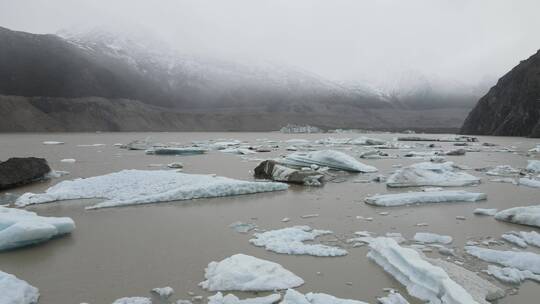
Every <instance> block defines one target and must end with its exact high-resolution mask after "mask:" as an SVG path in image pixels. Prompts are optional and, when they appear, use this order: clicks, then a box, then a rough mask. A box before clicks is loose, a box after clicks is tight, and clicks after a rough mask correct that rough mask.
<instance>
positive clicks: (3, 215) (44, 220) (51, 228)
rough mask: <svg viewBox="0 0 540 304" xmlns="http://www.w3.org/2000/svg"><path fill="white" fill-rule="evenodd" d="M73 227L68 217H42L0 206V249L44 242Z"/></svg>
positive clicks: (71, 229)
mask: <svg viewBox="0 0 540 304" xmlns="http://www.w3.org/2000/svg"><path fill="white" fill-rule="evenodd" d="M73 229H75V223H74V222H73V220H72V219H71V218H69V217H44V216H39V215H37V214H36V213H34V212H29V211H25V210H20V209H14V208H6V207H1V206H0V251H1V250H7V249H13V248H17V247H22V246H27V245H31V244H36V243H40V242H44V241H47V240H49V239H51V238H53V237H55V236H58V235H62V234H66V233H70V232H71V231H73Z"/></svg>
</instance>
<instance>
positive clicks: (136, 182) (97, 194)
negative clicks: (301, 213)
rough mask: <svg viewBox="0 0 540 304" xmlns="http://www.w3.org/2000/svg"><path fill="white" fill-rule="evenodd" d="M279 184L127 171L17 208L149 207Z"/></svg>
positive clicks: (29, 196)
mask: <svg viewBox="0 0 540 304" xmlns="http://www.w3.org/2000/svg"><path fill="white" fill-rule="evenodd" d="M287 188H288V186H287V185H286V184H283V183H275V182H248V181H241V180H236V179H231V178H226V177H217V176H212V175H203V174H186V173H180V172H176V171H174V170H123V171H120V172H116V173H111V174H106V175H101V176H95V177H90V178H84V179H81V178H79V179H75V180H71V181H63V182H60V183H58V184H56V185H54V186H53V187H51V188H49V189H47V191H46V192H45V193H39V194H34V193H25V194H23V195H22V196H21V197H19V198H18V199H17V201H16V202H15V204H16V205H17V206H21V207H22V206H27V205H32V204H41V203H48V202H54V201H60V200H70V199H86V198H102V199H105V201H104V202H102V203H98V204H96V205H94V206H91V207H87V209H96V208H106V207H116V206H125V205H138V204H149V203H159V202H169V201H179V200H190V199H196V198H211V197H221V196H233V195H242V194H251V193H258V192H268V191H278V190H286V189H287Z"/></svg>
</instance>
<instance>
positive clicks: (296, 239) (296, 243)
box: [249, 226, 347, 256]
mask: <svg viewBox="0 0 540 304" xmlns="http://www.w3.org/2000/svg"><path fill="white" fill-rule="evenodd" d="M331 233H332V231H329V230H316V229H311V227H309V226H294V227H288V228H283V229H278V230H270V231H266V232H262V233H255V234H254V235H253V236H254V237H255V238H253V239H251V240H249V242H250V243H252V244H253V245H255V246H259V247H264V248H265V249H266V250H269V251H273V252H277V253H284V254H294V255H302V254H306V255H313V256H343V255H346V254H347V251H346V250H345V249H342V248H339V247H334V246H326V245H322V244H305V243H304V242H305V241H313V240H314V239H315V238H316V237H318V236H321V235H327V234H331Z"/></svg>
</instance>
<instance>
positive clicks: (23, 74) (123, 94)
mask: <svg viewBox="0 0 540 304" xmlns="http://www.w3.org/2000/svg"><path fill="white" fill-rule="evenodd" d="M0 67H1V69H0V99H1V100H0V112H1V113H4V114H6V115H4V116H3V117H6V119H4V120H3V121H1V122H0V130H10V131H21V130H29V131H30V130H31V131H39V130H59V131H66V130H67V131H70V130H71V131H88V130H94V129H97V130H125V131H127V130H130V131H138V130H246V131H247V130H252V131H253V130H258V131H263V130H277V129H279V128H281V127H282V126H284V125H286V124H287V123H299V124H310V125H315V126H319V127H323V128H367V129H384V130H401V129H422V130H447V128H457V127H458V126H459V125H460V124H461V123H462V121H463V119H464V117H465V115H466V113H467V111H468V109H469V108H470V106H468V107H465V108H463V109H460V108H457V107H454V108H452V109H450V110H447V109H448V107H449V105H448V102H449V99H444V98H442V97H441V96H442V95H441V94H439V95H437V94H434V93H433V92H437V90H435V89H434V88H436V87H435V86H433V85H432V84H431V83H430V82H429V81H428V82H427V84H424V85H421V86H418V87H414V88H412V89H411V87H412V86H411V85H409V86H407V85H402V86H401V87H399V88H400V89H399V90H396V91H393V90H388V89H386V88H384V87H382V86H378V85H372V84H369V83H367V82H357V83H353V84H351V83H347V84H344V83H338V82H335V81H331V80H328V79H325V78H324V77H321V76H319V75H316V74H314V73H311V72H308V71H305V70H303V69H300V68H296V67H290V66H283V65H279V64H275V63H270V62H253V61H248V60H242V61H238V60H225V59H222V58H210V57H203V56H199V55H196V54H195V55H194V54H186V53H183V52H182V50H175V49H173V48H170V47H168V46H167V45H166V44H164V43H163V42H162V41H160V40H159V39H156V38H155V37H154V36H153V35H151V34H149V33H147V32H145V31H142V30H137V31H134V30H131V31H128V33H116V32H115V33H113V32H110V31H104V30H102V29H93V30H84V31H70V32H68V31H63V32H60V33H58V35H36V34H30V33H24V32H16V31H11V30H9V29H5V28H1V27H0ZM401 88H403V89H401ZM405 89H410V90H409V91H406V90H405ZM411 92H412V93H411ZM422 93H423V95H422ZM418 96H424V98H419V97H418ZM426 96H427V97H426ZM419 101H420V102H419ZM468 102H469V103H470V105H471V106H472V104H473V102H474V100H469V101H468ZM434 104H437V106H436V107H434V106H433V105H434ZM413 109H414V110H413ZM12 113H18V115H12ZM8 114H9V115H8ZM20 117H27V118H26V119H22V120H19V118H20Z"/></svg>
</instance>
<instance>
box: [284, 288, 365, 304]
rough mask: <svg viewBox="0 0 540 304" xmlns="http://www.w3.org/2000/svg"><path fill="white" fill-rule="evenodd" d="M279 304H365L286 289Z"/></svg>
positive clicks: (323, 294) (321, 294)
mask: <svg viewBox="0 0 540 304" xmlns="http://www.w3.org/2000/svg"><path fill="white" fill-rule="evenodd" d="M280 304H367V303H366V302H362V301H357V300H348V299H340V298H336V297H334V296H331V295H329V294H325V293H312V292H310V293H307V294H305V295H304V294H301V293H299V292H298V291H296V290H293V289H288V290H287V292H286V293H285V296H283V301H281V303H280Z"/></svg>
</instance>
